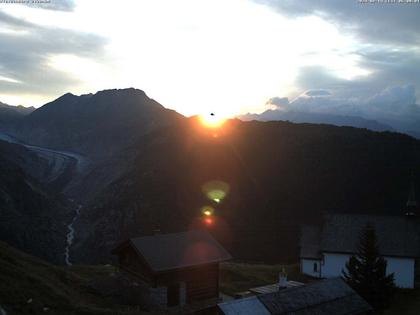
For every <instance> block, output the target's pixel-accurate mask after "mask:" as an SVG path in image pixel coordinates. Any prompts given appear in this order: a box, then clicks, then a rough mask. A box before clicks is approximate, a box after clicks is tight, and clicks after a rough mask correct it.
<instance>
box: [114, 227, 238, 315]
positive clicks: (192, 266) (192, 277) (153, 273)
mask: <svg viewBox="0 0 420 315" xmlns="http://www.w3.org/2000/svg"><path fill="white" fill-rule="evenodd" d="M112 253H113V254H115V255H117V256H118V261H119V267H120V268H121V269H122V270H124V271H126V272H128V273H130V274H132V275H135V276H136V277H138V278H140V279H142V280H143V281H144V282H146V283H147V284H148V285H149V287H150V296H151V298H152V299H153V301H154V302H155V303H156V304H158V305H160V306H162V307H166V306H178V305H181V306H182V305H185V304H190V303H193V302H196V301H203V300H207V299H212V298H216V299H217V298H218V295H219V263H220V262H222V261H226V260H229V259H231V256H230V254H229V253H228V252H227V251H226V250H225V249H224V248H223V247H222V246H221V245H220V244H219V243H218V242H217V241H216V240H215V239H214V238H213V237H212V236H211V235H210V234H209V233H207V232H206V231H202V230H191V231H187V232H182V233H173V234H156V235H153V236H143V237H137V238H131V239H129V240H127V241H125V242H124V243H122V244H121V245H120V246H118V247H117V248H115V249H114V250H113V251H112Z"/></svg>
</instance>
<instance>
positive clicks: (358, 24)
mask: <svg viewBox="0 0 420 315" xmlns="http://www.w3.org/2000/svg"><path fill="white" fill-rule="evenodd" d="M255 1H256V2H258V3H262V4H265V5H268V6H270V7H272V8H274V9H275V10H277V11H278V12H280V13H282V14H285V15H288V16H295V17H298V16H305V15H317V16H319V17H321V18H323V19H326V20H329V21H331V22H333V23H335V24H338V25H339V26H340V27H341V28H342V30H343V31H347V32H350V33H352V34H357V35H358V37H359V38H361V39H364V40H367V41H369V42H374V43H378V42H381V43H390V42H391V43H404V44H407V43H408V44H410V45H411V44H414V43H416V44H418V43H420V33H419V32H418V16H419V10H420V5H419V4H418V3H415V2H414V1H413V3H398V1H396V3H386V2H385V1H384V2H383V3H380V2H379V1H375V2H374V3H360V2H359V1H357V0H352V1H336V0H319V1H313V0H300V1H293V0H255Z"/></svg>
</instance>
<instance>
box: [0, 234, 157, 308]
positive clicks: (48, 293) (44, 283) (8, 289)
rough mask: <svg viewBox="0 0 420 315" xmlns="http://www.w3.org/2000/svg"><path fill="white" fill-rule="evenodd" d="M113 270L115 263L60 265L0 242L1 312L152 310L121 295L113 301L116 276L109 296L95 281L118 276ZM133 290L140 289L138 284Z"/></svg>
mask: <svg viewBox="0 0 420 315" xmlns="http://www.w3.org/2000/svg"><path fill="white" fill-rule="evenodd" d="M114 272H115V268H114V267H112V266H108V267H106V266H91V267H82V266H75V267H72V268H69V267H58V266H55V265H52V264H49V263H47V262H45V261H43V260H41V259H38V258H36V257H33V256H30V255H28V254H26V253H23V252H21V251H19V250H16V249H15V248H13V247H11V246H9V245H8V244H6V243H4V242H0V313H1V310H3V311H4V312H7V314H13V315H15V314H16V315H20V314H57V315H71V314H86V315H90V314H92V315H93V314H98V315H99V314H110V315H111V314H121V315H131V314H132V315H134V314H152V313H145V312H142V311H139V306H132V305H131V306H130V305H127V304H126V305H122V303H121V302H124V299H121V298H120V300H119V301H118V300H117V301H111V300H110V298H109V295H110V292H112V289H114V288H117V289H118V286H117V285H116V284H117V282H116V280H114V281H113V282H111V283H112V284H113V286H111V290H109V288H108V289H107V290H108V291H107V293H108V296H105V294H104V293H103V292H101V290H97V289H100V288H97V286H93V285H92V283H94V282H93V281H95V280H96V279H113V278H115V277H113V273H114ZM109 281H110V280H108V282H109ZM102 282H104V281H102ZM122 288H124V287H122ZM122 288H121V287H120V288H119V289H120V290H121V289H122ZM102 291H105V290H102ZM131 291H132V293H133V295H134V294H136V293H138V292H136V290H135V288H134V289H133V288H131ZM137 291H138V289H137ZM126 295H127V294H126ZM127 296H128V295H127ZM138 299H139V298H138V296H137V300H138ZM118 302H119V303H118ZM138 302H139V301H137V303H138ZM2 314H3V313H2Z"/></svg>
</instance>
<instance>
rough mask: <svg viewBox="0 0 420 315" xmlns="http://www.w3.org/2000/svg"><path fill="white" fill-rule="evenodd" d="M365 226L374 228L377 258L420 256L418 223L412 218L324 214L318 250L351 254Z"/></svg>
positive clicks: (419, 225) (419, 229)
mask: <svg viewBox="0 0 420 315" xmlns="http://www.w3.org/2000/svg"><path fill="white" fill-rule="evenodd" d="M368 223H369V224H371V225H372V226H374V228H375V231H376V235H377V239H378V245H379V252H380V253H381V255H384V256H401V257H420V220H419V218H417V217H413V216H372V215H351V214H333V215H327V216H326V217H325V221H324V224H323V228H322V233H321V250H322V251H323V252H345V253H355V252H356V249H357V244H358V242H359V237H360V233H361V231H362V230H363V229H364V228H365V227H366V225H367V224H368Z"/></svg>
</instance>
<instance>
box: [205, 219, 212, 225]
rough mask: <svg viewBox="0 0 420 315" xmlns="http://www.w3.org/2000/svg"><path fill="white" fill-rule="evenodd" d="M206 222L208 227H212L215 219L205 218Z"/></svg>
mask: <svg viewBox="0 0 420 315" xmlns="http://www.w3.org/2000/svg"><path fill="white" fill-rule="evenodd" d="M204 222H205V223H206V224H207V225H212V224H213V219H212V218H205V219H204Z"/></svg>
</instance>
